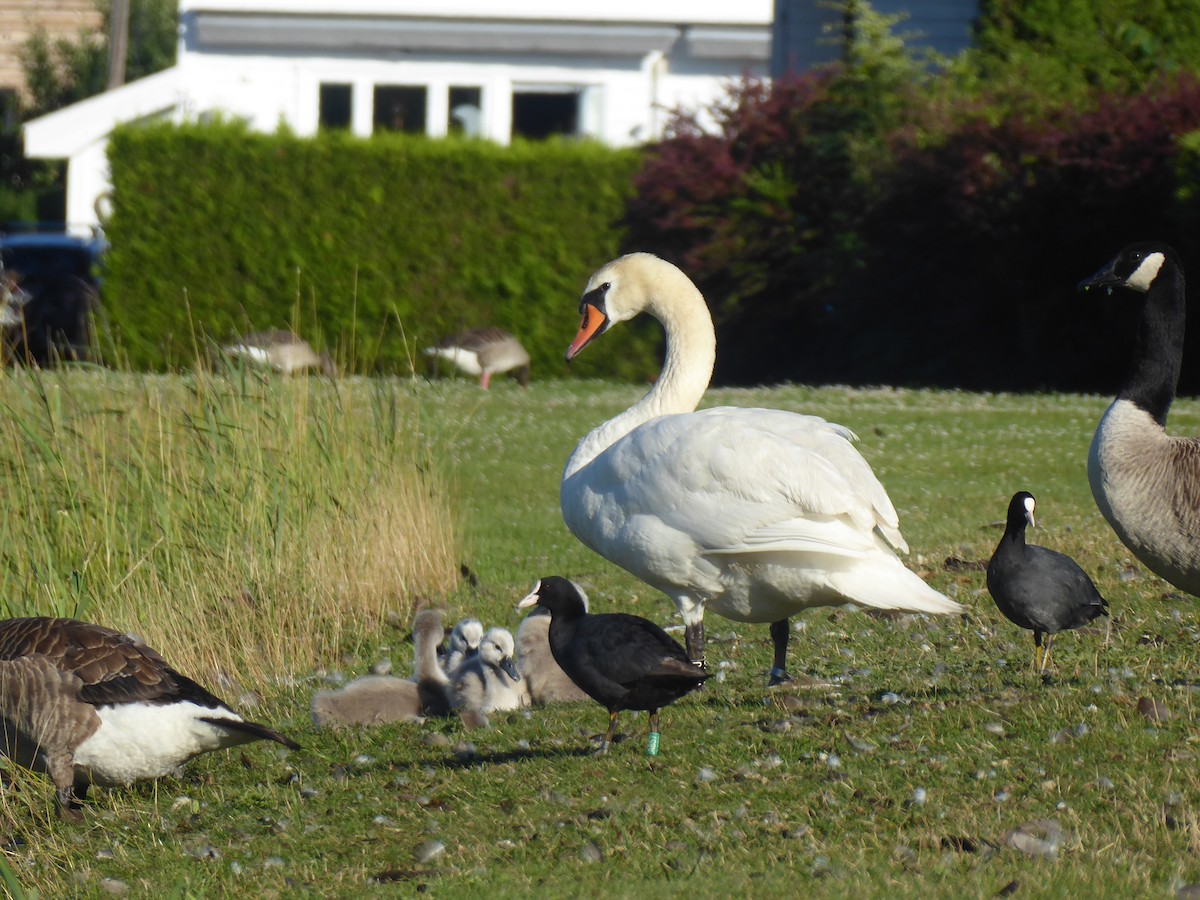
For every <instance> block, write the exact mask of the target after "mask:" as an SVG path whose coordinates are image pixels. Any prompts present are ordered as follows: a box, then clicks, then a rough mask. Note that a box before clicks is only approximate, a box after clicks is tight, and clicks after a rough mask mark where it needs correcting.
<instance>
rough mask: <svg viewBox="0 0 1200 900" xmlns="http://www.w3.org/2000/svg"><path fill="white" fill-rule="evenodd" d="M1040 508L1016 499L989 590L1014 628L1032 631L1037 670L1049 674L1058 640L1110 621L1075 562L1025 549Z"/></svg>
mask: <svg viewBox="0 0 1200 900" xmlns="http://www.w3.org/2000/svg"><path fill="white" fill-rule="evenodd" d="M1035 505H1036V504H1035V501H1034V499H1033V495H1032V494H1030V493H1028V492H1027V491H1018V492H1017V493H1016V494H1013V498H1012V500H1011V501H1010V502H1009V504H1008V519H1007V523H1006V525H1005V528H1004V536H1003V537H1002V538H1000V543H999V545H997V547H996V552H995V553H993V554H992V559H991V561H990V562H989V563H988V567H987V588H988V592H989V593H990V594H991V595H992V599H993V600H995V601H996V606H998V607H999V608H1000V612H1002V613H1004V615H1005V616H1006V617H1007V618H1008V620H1009V621H1010V622H1012V623H1013V624H1014V625H1018V626H1020V627H1021V628H1028V629H1030V630H1031V631H1033V644H1034V653H1033V667H1034V668H1035V669H1036V670H1037V671H1038V672H1039V673H1044V672H1045V671H1046V666H1047V665H1048V664H1049V662H1050V645H1051V644H1052V643H1053V642H1054V635H1056V634H1057V633H1058V632H1060V631H1066V630H1067V629H1069V628H1078V627H1080V626H1081V625H1086V624H1087V623H1088V622H1090V621H1092V619H1095V618H1097V617H1098V616H1106V615H1108V601H1107V600H1105V599H1104V598H1103V597H1101V596H1100V592H1099V591H1097V590H1096V585H1095V584H1093V583H1092V579H1090V578H1089V577H1088V576H1087V573H1086V572H1084V571H1083V569H1081V568H1080V567H1079V564H1078V563H1076V562H1075V560H1073V559H1071V557H1069V556H1066V555H1064V554H1062V553H1058V552H1057V551H1054V550H1047V549H1046V548H1045V547H1037V546H1034V545H1032V544H1026V543H1025V526H1026V525H1030V526H1032V525H1034V524H1035V523H1034V515H1033V510H1034V506H1035ZM1043 637H1045V648H1044V649H1043V647H1042V638H1043Z"/></svg>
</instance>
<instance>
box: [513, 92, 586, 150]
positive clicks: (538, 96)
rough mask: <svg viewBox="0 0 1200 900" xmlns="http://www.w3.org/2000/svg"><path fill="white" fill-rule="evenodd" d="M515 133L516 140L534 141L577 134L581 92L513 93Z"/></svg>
mask: <svg viewBox="0 0 1200 900" xmlns="http://www.w3.org/2000/svg"><path fill="white" fill-rule="evenodd" d="M512 130H513V136H514V137H516V136H518V135H519V136H520V137H525V138H532V139H534V140H538V139H541V138H547V137H549V136H550V135H552V134H578V133H579V90H578V89H577V88H561V89H553V88H550V89H539V90H536V91H528V90H514V91H513V109H512Z"/></svg>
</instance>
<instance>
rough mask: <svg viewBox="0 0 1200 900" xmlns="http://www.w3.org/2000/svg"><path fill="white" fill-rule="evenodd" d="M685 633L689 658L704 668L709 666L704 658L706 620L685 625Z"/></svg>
mask: <svg viewBox="0 0 1200 900" xmlns="http://www.w3.org/2000/svg"><path fill="white" fill-rule="evenodd" d="M683 634H684V641H685V643H686V644H687V655H688V659H690V660H691V661H692V662H693V663H694V664H695V665H697V666H699V667H700V668H702V669H706V668H708V666H707V665H706V660H705V658H704V621H703V620H701V621H699V622H693V623H692V624H691V625H685V626H684V630H683Z"/></svg>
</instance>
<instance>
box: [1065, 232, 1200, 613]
mask: <svg viewBox="0 0 1200 900" xmlns="http://www.w3.org/2000/svg"><path fill="white" fill-rule="evenodd" d="M1118 287H1119V288H1124V289H1126V290H1128V291H1132V292H1133V293H1134V294H1140V295H1141V296H1142V298H1143V299H1142V318H1141V323H1140V324H1139V326H1138V331H1137V337H1136V338H1135V340H1134V345H1133V362H1132V365H1131V366H1130V370H1129V375H1128V377H1127V378H1126V380H1125V384H1124V386H1123V387H1122V388H1121V389H1120V391H1119V392H1118V393H1117V397H1116V399H1115V400H1114V401H1113V402H1112V405H1111V406H1109V407H1108V411H1107V412H1105V414H1104V417H1103V418H1102V419H1101V420H1100V425H1099V427H1098V428H1097V429H1096V434H1095V436H1094V437H1093V438H1092V446H1091V449H1090V450H1089V451H1088V481H1089V482H1090V484H1091V487H1092V496H1093V497H1095V499H1096V505H1097V506H1098V507H1099V508H1100V512H1101V513H1102V514H1103V515H1104V518H1105V519H1107V520H1108V524H1109V525H1111V526H1112V528H1113V530H1114V531H1115V532H1116V533H1117V537H1119V538H1120V539H1121V542H1122V543H1123V544H1124V545H1125V546H1126V547H1128V548H1129V549H1130V550H1131V551H1132V552H1133V555H1134V556H1136V557H1137V558H1138V559H1140V560H1141V561H1142V563H1143V564H1144V565H1145V566H1146V568H1148V569H1150V571H1152V572H1154V573H1155V574H1157V575H1160V576H1161V577H1163V578H1165V579H1166V580H1167V581H1169V582H1170V583H1171V584H1173V585H1175V587H1177V588H1180V589H1181V590H1185V591H1187V592H1188V593H1189V594H1195V595H1196V596H1200V438H1195V437H1174V436H1172V435H1169V434H1167V432H1166V424H1167V413H1168V412H1169V411H1170V409H1171V402H1172V401H1173V400H1174V399H1175V389H1176V386H1177V385H1178V383H1179V369H1180V366H1181V364H1182V360H1183V335H1184V319H1185V313H1186V309H1187V297H1186V291H1185V288H1184V280H1183V266H1182V264H1181V263H1180V261H1179V256H1178V254H1176V252H1175V251H1174V250H1173V249H1171V248H1170V247H1169V246H1167V245H1166V244H1162V243H1157V242H1153V241H1151V242H1144V243H1138V244H1131V245H1130V246H1128V247H1126V248H1125V249H1124V250H1122V251H1121V252H1120V253H1118V254H1117V255H1116V256H1115V257H1114V258H1113V259H1112V260H1111V261H1110V262H1109V263H1108V264H1107V265H1106V266H1104V267H1103V268H1102V269H1100V271H1099V272H1097V273H1096V274H1095V275H1093V276H1091V277H1090V278H1085V279H1084V280H1083V281H1081V282H1080V283H1079V289H1080V290H1081V291H1089V290H1092V289H1094V288H1105V289H1106V290H1108V291H1109V292H1110V293H1111V292H1112V290H1113V289H1114V288H1118Z"/></svg>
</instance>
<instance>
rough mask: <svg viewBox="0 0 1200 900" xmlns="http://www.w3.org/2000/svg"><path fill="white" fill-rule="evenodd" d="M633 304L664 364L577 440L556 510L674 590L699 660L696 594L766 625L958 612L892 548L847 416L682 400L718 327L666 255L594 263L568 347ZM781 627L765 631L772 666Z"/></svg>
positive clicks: (892, 531) (703, 366) (620, 559)
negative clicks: (854, 614) (811, 614)
mask: <svg viewBox="0 0 1200 900" xmlns="http://www.w3.org/2000/svg"><path fill="white" fill-rule="evenodd" d="M643 310H645V311H647V312H649V313H650V314H651V315H653V316H655V317H656V318H658V319H659V320H660V321H661V322H662V323H663V326H664V328H665V330H666V334H667V359H666V363H665V364H664V367H663V373H662V376H661V377H660V378H659V380H658V381H657V383H656V384H655V386H654V387H653V388H652V389H651V391H650V392H649V393H648V394H647V395H646V396H645V397H644V398H643V399H642V400H641V401H639V402H638V403H637V404H635V405H634V406H632V407H630V409H628V410H626V411H625V412H624V413H621V414H620V415H618V416H616V417H615V418H613V419H612V420H610V421H609V422H606V423H604V424H603V425H601V426H600V427H599V428H597V429H595V430H594V431H593V432H591V433H590V434H589V435H587V436H586V437H585V438H584V439H583V440H582V441H581V442H580V444H579V446H578V447H577V448H576V450H575V453H574V454H573V455H572V456H571V458H570V460H568V462H567V466H566V470H565V472H564V475H563V482H562V492H561V503H562V512H563V518H564V520H565V521H566V523H567V527H568V528H570V529H571V531H572V532H573V533H574V534H575V535H576V536H577V537H578V538H579V539H580V540H581V541H583V543H585V544H586V545H587V546H589V547H590V548H592V549H593V550H595V551H596V552H597V553H599V554H601V555H602V556H604V557H605V558H607V559H609V560H611V561H612V562H614V563H616V564H617V565H619V566H621V567H622V568H624V569H627V570H628V571H629V572H631V573H633V574H634V575H636V576H637V577H638V578H641V579H642V580H643V581H645V582H647V583H648V584H650V585H653V586H654V587H656V588H658V589H659V590H661V591H663V592H664V593H665V594H667V596H669V597H670V598H671V599H672V600H673V601H674V602H675V604H676V606H677V607H678V608H679V610H680V613H681V614H682V616H683V619H684V622H685V624H686V625H687V627H688V631H687V636H688V651H689V654H690V655H691V656H692V658H693V659H702V658H703V644H702V642H703V632H702V620H703V615H704V608H705V607H706V606H708V607H710V608H712V609H713V610H715V611H716V612H718V613H720V614H721V615H723V616H726V617H728V618H732V619H738V620H741V621H745V622H771V623H776V624H778V623H780V622H781V620H786V619H787V617H788V616H790V615H792V614H793V613H796V612H799V611H800V610H803V609H806V608H808V607H811V606H822V605H831V604H841V603H847V602H852V603H856V604H861V605H863V606H870V607H876V608H882V609H902V610H912V611H920V612H930V613H958V612H961V611H962V608H961V607H960V606H959V605H958V604H957V603H955V602H954V601H952V600H949V599H948V598H946V597H944V596H942V595H941V594H939V593H938V592H937V591H935V590H933V589H932V588H930V587H929V586H928V585H926V584H925V582H924V581H922V580H921V579H920V578H919V577H918V576H917V575H916V574H914V573H913V572H910V571H909V570H908V569H906V568H905V567H904V565H903V564H902V563H901V562H900V560H899V559H898V558H897V557H896V555H895V553H894V552H893V550H892V548H893V547H894V548H896V549H897V550H900V551H906V550H907V549H908V548H907V545H906V544H905V542H904V538H903V537H902V536H901V534H900V530H899V520H898V517H897V515H896V510H895V508H894V507H893V505H892V502H891V500H890V499H889V498H888V495H887V492H886V491H885V490H884V488H883V485H881V484H880V483H879V481H878V479H877V478H876V477H875V474H874V472H872V470H871V467H870V466H869V465H868V464H867V462H866V460H864V459H863V457H862V456H861V455H860V454H859V453H858V451H857V450H856V449H855V448H854V446H853V444H852V443H851V442H852V441H853V440H854V439H855V438H854V434H853V433H852V432H851V431H850V430H849V429H848V428H845V427H843V426H841V425H835V424H832V423H830V422H826V421H825V420H824V419H821V418H819V417H817V416H807V415H799V414H796V413H792V412H787V411H784V410H778V409H744V408H734V407H718V408H715V409H705V410H701V411H698V412H696V411H693V410H695V407H696V405H697V403H698V402H699V400H700V398H701V397H702V396H703V393H704V390H705V389H706V388H707V385H708V380H709V378H710V377H711V374H712V364H713V359H714V355H715V338H714V336H713V331H712V320H711V318H710V317H709V315H708V310H707V307H706V306H705V304H704V300H703V298H702V297H701V296H700V293H699V291H697V290H696V288H695V286H694V285H693V284H692V283H691V281H690V280H689V279H688V278H687V276H685V275H684V274H683V273H682V272H680V271H679V270H678V269H677V268H675V267H674V266H673V265H671V264H670V263H667V262H665V261H663V260H660V259H658V258H657V257H654V256H651V255H649V254H644V253H638V254H631V255H629V256H624V257H621V258H620V259H618V260H615V261H614V262H612V263H609V264H608V265H607V266H605V267H604V268H602V269H600V270H599V271H598V272H597V273H596V274H595V275H593V276H592V279H591V281H590V282H589V284H588V288H587V291H586V292H585V294H584V299H583V303H582V304H581V311H582V312H583V314H584V324H583V326H582V327H581V329H580V334H579V336H578V337H576V340H575V342H574V343H573V344H572V347H571V351H569V355H574V353H577V352H579V350H581V349H582V348H583V347H584V346H585V345H586V344H587V343H589V342H590V341H591V340H592V339H593V338H594V337H595V336H597V335H599V334H602V333H603V332H604V331H605V330H607V328H608V327H609V326H610V325H611V324H612V323H614V322H619V321H623V320H625V319H629V318H632V317H633V316H634V315H636V314H637V313H639V312H641V311H643ZM783 625H784V626H785V627H784V628H782V629H780V630H781V632H782V635H778V634H776V632H775V629H773V631H772V633H773V635H776V648H777V656H776V669H777V670H779V672H778V674H779V675H783V674H784V673H783V660H782V653H783V652H784V651H785V650H786V621H784V622H783ZM781 637H782V640H783V647H782V648H780V645H779V641H780V638H781ZM775 674H776V673H775V671H774V670H773V677H774V676H775Z"/></svg>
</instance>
